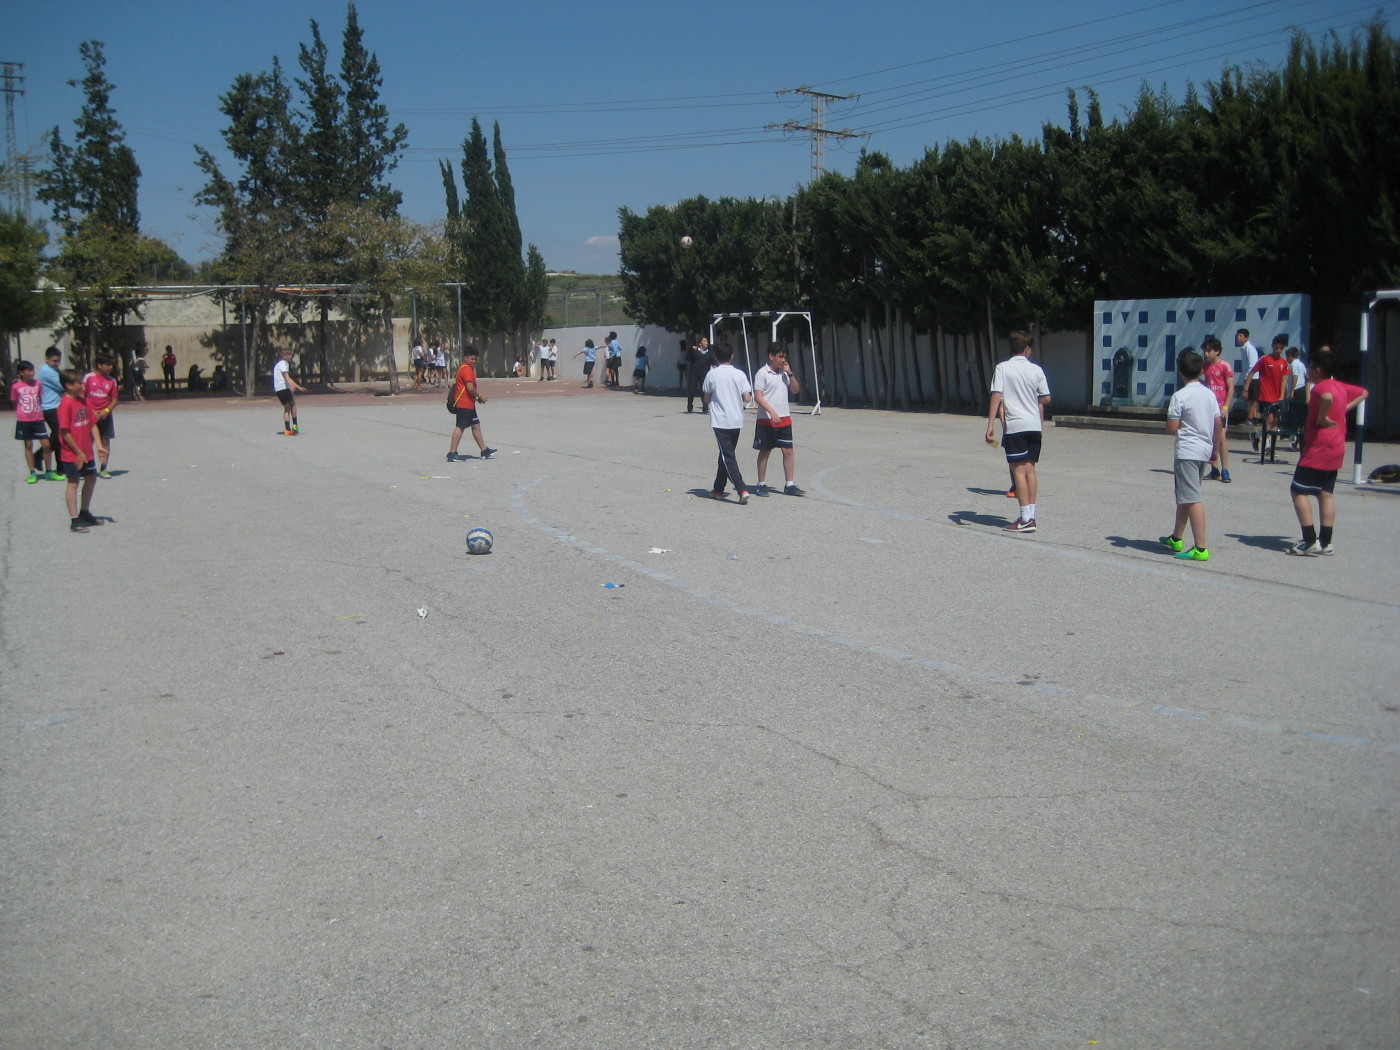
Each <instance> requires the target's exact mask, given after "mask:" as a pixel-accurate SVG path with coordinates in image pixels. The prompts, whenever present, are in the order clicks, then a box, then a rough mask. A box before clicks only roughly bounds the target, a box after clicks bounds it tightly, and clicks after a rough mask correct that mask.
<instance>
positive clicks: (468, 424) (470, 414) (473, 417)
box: [457, 406, 481, 430]
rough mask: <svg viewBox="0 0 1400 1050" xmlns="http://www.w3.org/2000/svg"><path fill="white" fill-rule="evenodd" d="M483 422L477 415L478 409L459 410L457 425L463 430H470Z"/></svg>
mask: <svg viewBox="0 0 1400 1050" xmlns="http://www.w3.org/2000/svg"><path fill="white" fill-rule="evenodd" d="M480 422H481V417H480V416H478V415H477V414H476V408H475V406H473V407H472V408H459V409H457V425H458V426H459V427H461V428H462V429H463V430H469V429H471V428H472V427H474V426H476V425H477V424H478V423H480Z"/></svg>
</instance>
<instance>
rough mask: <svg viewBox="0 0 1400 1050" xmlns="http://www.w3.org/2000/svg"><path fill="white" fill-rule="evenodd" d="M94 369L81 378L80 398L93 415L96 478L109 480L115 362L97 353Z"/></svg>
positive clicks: (114, 392) (115, 395) (105, 355)
mask: <svg viewBox="0 0 1400 1050" xmlns="http://www.w3.org/2000/svg"><path fill="white" fill-rule="evenodd" d="M95 363H96V366H97V367H96V368H95V369H94V370H93V371H91V372H89V373H88V374H87V375H85V376H83V399H84V400H85V401H87V406H88V411H89V412H90V413H92V421H93V426H94V428H95V429H96V434H97V439H96V442H95V444H96V446H97V476H98V477H99V478H110V477H111V476H112V475H111V474H108V473H107V464H108V462H109V461H110V460H111V458H112V439H113V438H114V437H116V436H117V428H116V425H115V424H114V423H113V422H112V410H113V409H115V408H116V407H117V397H118V393H119V391H118V388H117V381H116V380H115V379H113V378H112V369H113V368H114V367H116V363H117V360H116V358H114V357H113V356H112V355H111V354H98V355H97V358H96V360H95Z"/></svg>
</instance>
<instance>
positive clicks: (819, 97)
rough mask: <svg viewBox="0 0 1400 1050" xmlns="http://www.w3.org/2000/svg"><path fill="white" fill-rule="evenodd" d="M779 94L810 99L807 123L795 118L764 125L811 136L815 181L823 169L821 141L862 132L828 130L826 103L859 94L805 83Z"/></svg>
mask: <svg viewBox="0 0 1400 1050" xmlns="http://www.w3.org/2000/svg"><path fill="white" fill-rule="evenodd" d="M778 94H780V95H806V96H807V97H808V98H810V99H811V100H812V119H811V121H810V122H809V123H807V124H799V123H798V122H797V121H795V120H787V121H784V122H783V123H781V124H768V125H765V127H766V128H767V129H772V128H781V129H782V130H784V131H801V132H806V133H807V134H810V135H811V136H812V181H813V182H816V181H817V179H819V178H821V176H822V172H823V171H825V169H824V168H823V167H822V157H823V154H824V150H823V141H824V140H825V139H828V138H834V139H855V138H861V137H862V132H859V131H851V130H850V129H849V128H843V129H842V130H840V131H828V130H827V128H826V124H825V121H826V104H827V103H828V102H848V101H852V102H853V101H855V100H856V99H858V98H860V96H859V95H830V94H827V93H826V92H825V91H813V90H812V89H811V88H810V87H808V86H807V85H806V84H803V85H802V86H801V87H795V88H783V89H782V90H781V91H779V92H778Z"/></svg>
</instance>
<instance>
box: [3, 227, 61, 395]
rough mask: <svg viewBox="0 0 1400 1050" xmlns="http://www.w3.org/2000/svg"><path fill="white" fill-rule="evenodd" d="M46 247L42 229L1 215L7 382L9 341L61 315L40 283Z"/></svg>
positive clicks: (56, 301)
mask: <svg viewBox="0 0 1400 1050" xmlns="http://www.w3.org/2000/svg"><path fill="white" fill-rule="evenodd" d="M47 244H48V237H47V235H46V234H45V233H44V230H43V228H42V227H40V226H37V225H35V224H34V223H31V222H30V221H29V220H28V219H26V218H25V217H24V216H22V215H16V214H15V213H13V212H10V211H0V336H3V337H4V338H3V339H0V375H3V376H4V377H6V378H10V377H13V375H14V370H13V368H12V364H13V361H14V355H12V354H11V352H10V350H11V339H13V338H15V337H17V336H18V335H19V333H21V332H27V331H29V330H30V329H31V328H40V327H42V326H44V325H48V324H52V323H53V322H54V321H56V320H58V317H59V314H60V313H61V312H62V303H61V302H60V300H59V297H58V294H57V293H56V292H55V291H54V290H53V288H52V287H48V286H46V285H44V284H42V282H41V280H40V278H41V277H42V275H43V272H44V248H45V246H46V245H47Z"/></svg>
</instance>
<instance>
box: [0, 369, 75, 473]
mask: <svg viewBox="0 0 1400 1050" xmlns="http://www.w3.org/2000/svg"><path fill="white" fill-rule="evenodd" d="M15 372H16V373H17V374H18V375H19V378H18V379H16V380H15V381H14V382H13V383H11V384H10V401H11V402H12V403H13V404H14V406H15V440H16V441H23V442H24V464H25V466H27V467H28V468H29V477H28V478H26V479H25V481H26V482H27V483H28V484H30V485H33V484H34V483H35V482H37V481H38V480H39V479H40V478H41V477H43V478H48V479H49V480H50V481H57V480H58V479H59V478H61V477H63V475H62V474H59V473H57V472H55V471H54V469H53V468H54V462H53V446H52V445H51V444H50V442H49V428H48V425H47V424H46V423H45V422H44V407H43V388H42V387H41V386H40V385H39V381H38V380H37V379H35V378H34V365H33V364H32V363H31V362H29V361H16V362H15ZM36 441H37V442H38V443H39V449H40V457H39V460H38V461H37V462H36V461H35V459H34V442H36ZM40 467H43V470H40V469H39V468H40Z"/></svg>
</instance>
